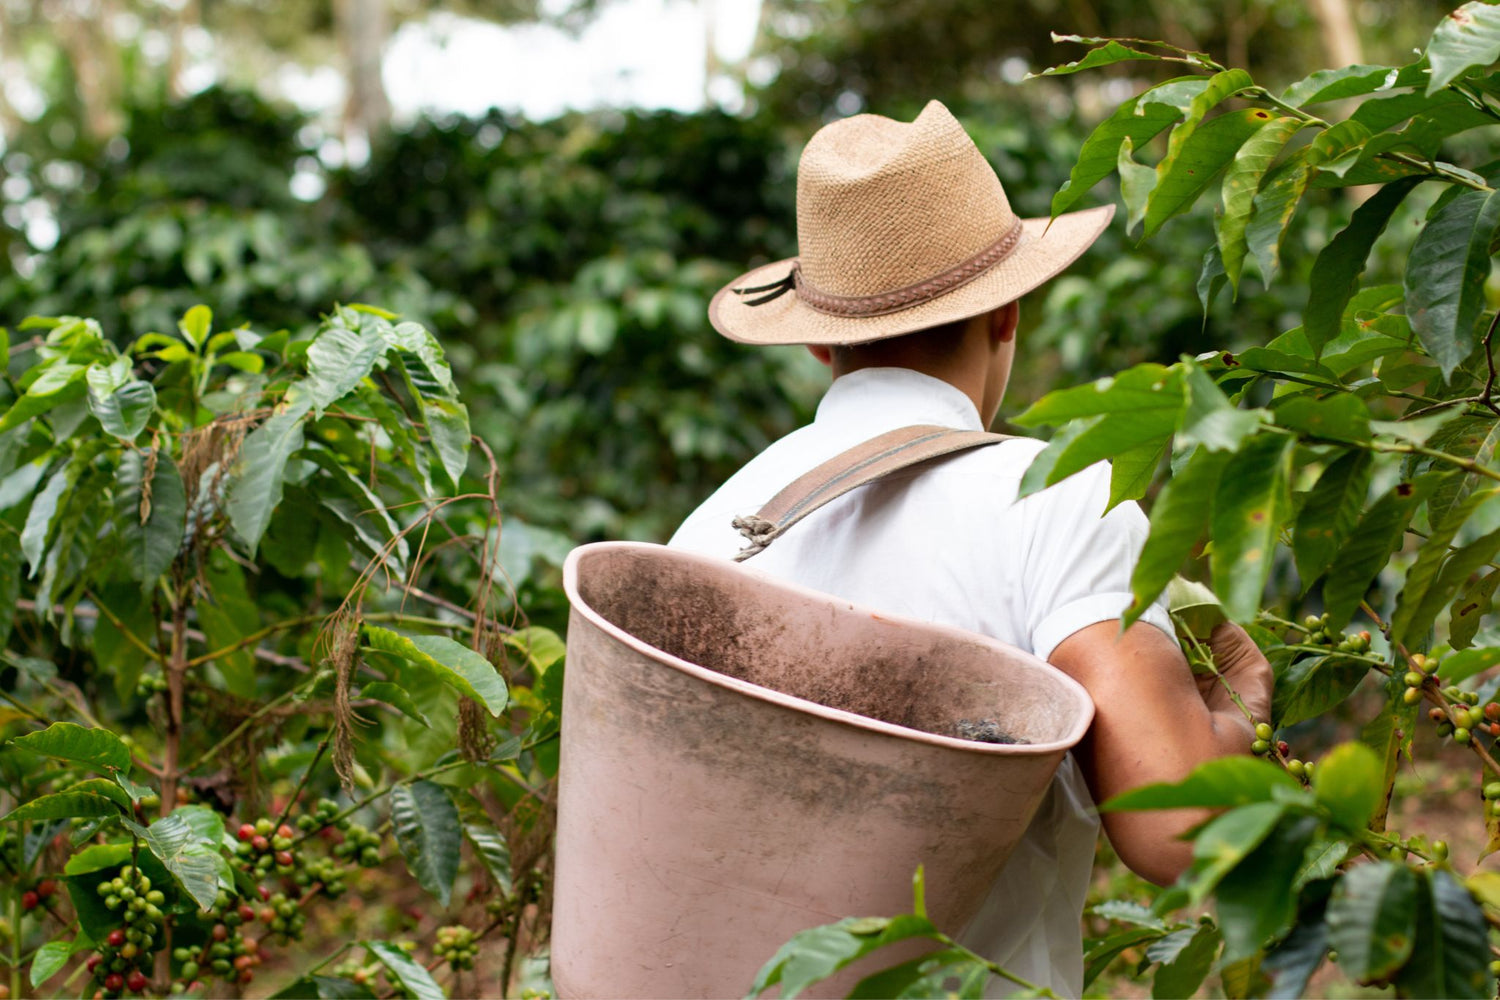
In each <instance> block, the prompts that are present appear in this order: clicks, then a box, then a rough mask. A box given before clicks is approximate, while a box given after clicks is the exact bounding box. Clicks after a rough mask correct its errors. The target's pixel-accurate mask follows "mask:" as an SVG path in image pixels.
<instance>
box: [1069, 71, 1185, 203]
mask: <svg viewBox="0 0 1500 1000" xmlns="http://www.w3.org/2000/svg"><path fill="white" fill-rule="evenodd" d="M1206 86H1208V78H1207V77H1202V76H1196V77H1178V78H1177V79H1175V80H1169V81H1167V82H1166V83H1164V84H1162V85H1161V86H1159V87H1154V88H1152V89H1151V90H1148V91H1146V92H1145V93H1144V94H1142V95H1140V96H1139V97H1135V98H1132V99H1130V100H1128V101H1126V102H1125V103H1124V104H1121V105H1120V106H1119V107H1118V108H1116V109H1115V112H1114V114H1112V115H1110V116H1109V117H1108V118H1106V119H1105V120H1104V121H1102V122H1100V123H1099V125H1098V126H1097V127H1096V128H1095V129H1094V131H1093V132H1091V133H1090V134H1089V137H1088V138H1087V139H1085V140H1084V143H1083V147H1082V148H1081V149H1079V151H1078V162H1077V163H1075V164H1074V165H1073V170H1072V172H1071V173H1070V174H1069V175H1068V181H1067V183H1066V184H1064V185H1063V186H1062V189H1061V190H1059V191H1058V192H1057V194H1055V195H1053V197H1052V217H1053V218H1056V217H1057V216H1059V215H1061V214H1062V213H1064V212H1066V211H1067V210H1068V209H1070V208H1072V207H1073V206H1074V205H1076V204H1077V203H1078V202H1079V201H1081V200H1082V199H1083V196H1084V195H1085V194H1087V193H1088V192H1089V189H1090V188H1092V187H1093V186H1094V185H1095V184H1097V183H1099V182H1100V181H1102V180H1103V179H1104V178H1106V177H1108V176H1109V175H1110V174H1111V173H1113V172H1114V170H1115V167H1116V165H1117V163H1118V162H1119V153H1120V145H1121V143H1122V142H1123V141H1124V140H1125V139H1129V140H1130V143H1131V148H1133V149H1139V148H1140V147H1142V146H1144V145H1145V144H1146V143H1147V142H1149V141H1150V140H1151V139H1152V138H1154V137H1155V136H1157V135H1160V134H1161V133H1162V132H1163V131H1165V130H1166V128H1167V127H1168V126H1169V125H1171V124H1172V123H1173V122H1175V121H1177V119H1179V118H1181V117H1182V112H1183V108H1184V107H1185V106H1186V104H1187V103H1189V102H1191V100H1192V98H1193V97H1194V96H1196V95H1197V94H1198V93H1201V92H1202V90H1203V88H1205V87H1206ZM1163 88H1170V92H1171V93H1173V94H1178V93H1181V94H1184V95H1186V100H1185V101H1183V105H1182V106H1177V105H1175V104H1172V103H1169V102H1167V101H1163V100H1162V98H1163V97H1164V96H1165V94H1166V93H1168V90H1164V89H1163Z"/></svg>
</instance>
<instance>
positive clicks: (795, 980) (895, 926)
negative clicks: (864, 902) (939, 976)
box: [748, 914, 938, 1000]
mask: <svg viewBox="0 0 1500 1000" xmlns="http://www.w3.org/2000/svg"><path fill="white" fill-rule="evenodd" d="M937 933H938V931H937V928H936V927H934V926H933V925H932V922H931V921H930V920H928V919H927V918H926V917H919V916H916V915H914V914H906V915H904V916H899V917H891V918H890V919H886V918H883V917H846V918H845V919H843V920H840V921H839V922H838V923H835V924H825V925H823V926H821V927H810V928H808V929H807V930H805V931H799V932H797V934H795V935H794V936H793V937H792V939H791V940H790V941H788V942H786V944H784V945H782V946H781V948H780V949H778V950H777V952H776V954H775V955H773V956H771V960H770V961H768V962H767V963H766V964H765V965H763V966H761V969H760V972H759V973H757V974H756V976H755V982H754V983H753V984H752V985H751V987H750V993H749V994H748V995H749V996H752V997H753V996H758V995H760V994H761V993H764V992H765V991H766V990H767V989H769V988H770V987H772V986H775V985H777V984H778V983H779V984H780V985H781V996H782V997H783V1000H792V998H793V997H796V996H798V995H800V994H801V993H802V991H803V990H805V989H807V987H809V986H811V985H812V984H813V983H816V982H819V981H821V980H824V979H827V978H828V977H829V976H831V975H833V974H834V973H836V972H838V971H839V970H840V969H843V968H844V967H846V966H848V965H849V964H850V963H852V962H854V961H856V960H858V959H860V958H863V957H864V956H866V955H868V954H870V952H872V951H875V950H876V949H878V948H883V947H884V946H886V945H888V944H894V943H895V942H897V941H906V940H909V939H911V938H928V937H935V936H936V935H937Z"/></svg>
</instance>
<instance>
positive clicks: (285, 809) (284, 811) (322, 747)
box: [276, 736, 328, 828]
mask: <svg viewBox="0 0 1500 1000" xmlns="http://www.w3.org/2000/svg"><path fill="white" fill-rule="evenodd" d="M327 749H328V737H327V736H324V737H323V741H322V742H321V743H319V744H318V751H317V753H315V754H313V759H312V761H311V763H309V764H308V765H307V770H306V771H304V772H302V780H301V781H299V782H297V787H296V788H295V789H293V791H292V794H291V795H289V796H288V797H287V800H286V805H284V806H282V807H281V815H280V816H278V817H276V826H277V827H278V828H280V826H281V824H283V823H285V822H286V818H287V815H288V814H289V813H291V811H292V806H293V805H295V804H296V802H297V796H299V795H301V794H302V790H303V789H304V788H306V787H307V780H308V779H309V778H311V777H312V773H313V772H314V771H316V770H317V768H318V762H319V761H320V760H322V759H323V753H324V751H326V750H327Z"/></svg>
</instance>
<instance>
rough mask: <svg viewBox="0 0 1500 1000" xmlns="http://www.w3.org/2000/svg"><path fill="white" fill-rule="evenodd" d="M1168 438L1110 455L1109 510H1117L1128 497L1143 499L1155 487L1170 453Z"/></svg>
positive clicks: (1107, 508) (1107, 507) (1129, 498)
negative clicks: (1155, 482)
mask: <svg viewBox="0 0 1500 1000" xmlns="http://www.w3.org/2000/svg"><path fill="white" fill-rule="evenodd" d="M1167 444H1168V439H1167V438H1162V439H1161V440H1160V441H1147V442H1146V443H1145V444H1143V445H1138V446H1136V447H1134V448H1130V449H1128V450H1126V451H1122V452H1120V453H1119V454H1118V455H1115V456H1114V457H1113V458H1112V459H1110V463H1109V504H1108V506H1106V507H1105V511H1106V512H1108V511H1110V510H1113V509H1114V508H1115V507H1117V506H1118V505H1120V504H1122V503H1124V502H1125V501H1126V500H1139V499H1140V498H1141V497H1143V496H1145V495H1146V491H1147V490H1149V489H1150V488H1151V480H1152V479H1154V478H1155V477H1156V467H1157V466H1158V465H1160V464H1161V459H1162V456H1163V455H1165V454H1166V453H1167Z"/></svg>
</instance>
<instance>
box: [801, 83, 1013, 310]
mask: <svg viewBox="0 0 1500 1000" xmlns="http://www.w3.org/2000/svg"><path fill="white" fill-rule="evenodd" d="M1015 221H1016V216H1015V212H1014V211H1012V210H1011V207H1010V202H1009V200H1008V199H1007V198H1006V197H1005V189H1004V188H1003V187H1002V186H1001V184H1000V179H999V178H998V177H996V176H995V171H994V169H993V168H992V167H991V166H990V164H989V162H988V161H987V160H985V158H984V154H982V153H980V151H979V148H978V147H977V146H975V145H974V141H973V140H972V139H970V138H969V135H968V133H967V132H965V131H964V128H963V126H962V125H960V124H959V123H958V120H957V119H956V118H954V117H953V115H952V113H951V112H949V111H948V109H947V108H946V107H944V106H943V105H942V104H941V103H939V102H938V101H930V102H928V104H927V107H926V108H924V109H923V110H922V113H921V114H920V115H918V116H917V119H916V120H915V121H913V122H910V123H907V122H898V121H894V120H892V119H890V118H884V117H881V116H879V115H855V116H853V117H851V118H845V119H842V120H841V121H837V122H833V123H832V124H830V125H826V126H824V127H823V128H822V129H820V130H819V131H818V132H817V134H816V135H814V136H813V137H812V139H811V140H810V141H809V142H808V144H807V147H806V148H805V149H804V150H803V152H802V159H801V161H800V162H799V164H798V167H797V242H798V250H799V254H798V263H799V266H800V268H801V272H802V277H803V278H804V279H805V280H806V282H807V283H808V284H809V285H811V286H813V287H814V288H816V289H818V290H819V291H821V292H825V293H828V294H830V295H839V296H868V295H880V294H882V293H885V292H890V291H894V290H896V289H900V288H906V287H908V286H911V285H915V284H917V283H919V282H923V281H927V280H928V279H930V278H933V277H934V276H936V275H939V274H942V273H944V272H945V271H948V270H949V269H951V268H954V267H957V266H959V265H961V264H963V263H964V262H965V261H968V260H970V259H971V258H973V257H975V256H976V255H977V254H979V253H981V252H982V251H984V250H986V249H987V248H989V247H991V246H992V245H993V244H994V243H995V242H996V241H997V240H999V239H1000V238H1001V237H1003V236H1005V235H1006V234H1007V233H1008V232H1010V230H1011V229H1012V227H1013V226H1014V225H1015Z"/></svg>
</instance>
